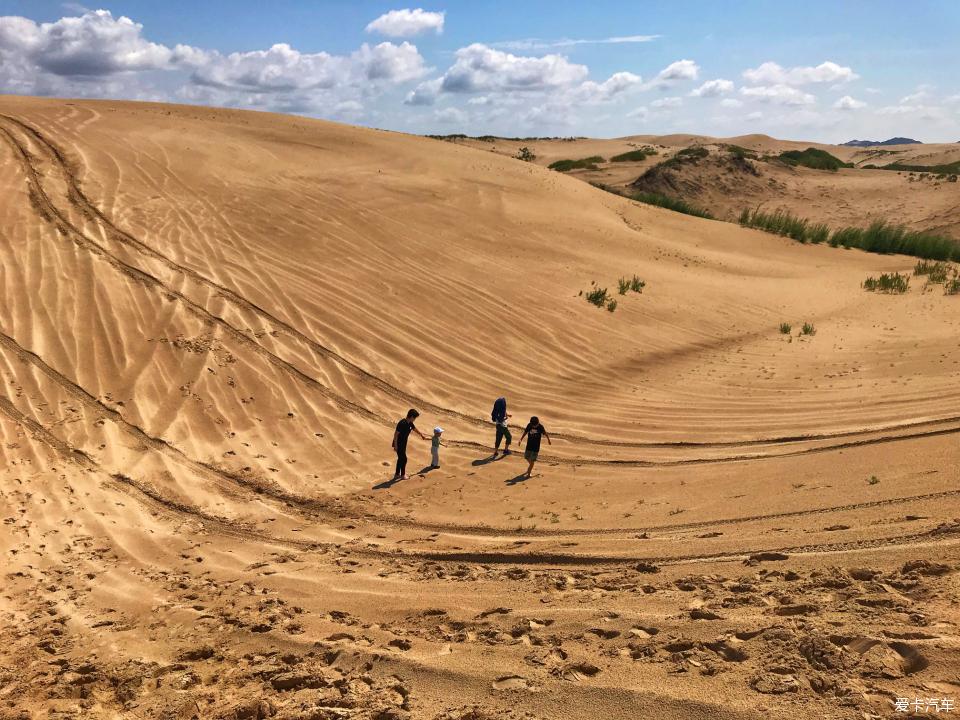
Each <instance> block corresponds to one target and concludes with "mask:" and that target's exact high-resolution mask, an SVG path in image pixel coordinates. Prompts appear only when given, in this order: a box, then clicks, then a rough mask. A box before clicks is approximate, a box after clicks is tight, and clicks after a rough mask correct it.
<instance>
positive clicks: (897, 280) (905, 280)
mask: <svg viewBox="0 0 960 720" xmlns="http://www.w3.org/2000/svg"><path fill="white" fill-rule="evenodd" d="M861 287H862V288H863V289H864V290H866V291H867V292H880V293H887V294H888V295H903V293H905V292H906V291H907V290H909V289H910V276H909V275H901V274H900V273H883V274H882V275H881V276H880V277H868V278H867V279H866V280H864V281H863V282H862V283H861Z"/></svg>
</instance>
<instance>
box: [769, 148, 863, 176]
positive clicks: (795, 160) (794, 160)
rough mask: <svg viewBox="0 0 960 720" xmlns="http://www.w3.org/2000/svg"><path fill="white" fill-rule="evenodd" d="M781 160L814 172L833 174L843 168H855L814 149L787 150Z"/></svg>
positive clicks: (781, 155) (782, 154)
mask: <svg viewBox="0 0 960 720" xmlns="http://www.w3.org/2000/svg"><path fill="white" fill-rule="evenodd" d="M779 159H780V160H781V161H783V162H785V163H787V164H788V165H803V166H804V167H808V168H812V169H814V170H829V171H831V172H836V171H837V170H838V169H839V168H843V167H853V164H852V163H845V162H843V161H842V160H841V159H840V158H837V157H834V156H833V155H831V154H830V153H828V152H826V151H825V150H818V149H817V148H812V147H810V148H807V149H806V150H787V151H786V152H782V153H780V157H779Z"/></svg>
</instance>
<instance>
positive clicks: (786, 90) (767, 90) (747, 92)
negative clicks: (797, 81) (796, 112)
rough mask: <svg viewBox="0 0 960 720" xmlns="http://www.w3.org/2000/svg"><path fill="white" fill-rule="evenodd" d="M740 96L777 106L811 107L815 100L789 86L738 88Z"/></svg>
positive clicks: (811, 96)
mask: <svg viewBox="0 0 960 720" xmlns="http://www.w3.org/2000/svg"><path fill="white" fill-rule="evenodd" d="M740 94H741V95H744V96H746V97H750V98H756V99H758V100H762V101H764V102H771V103H776V104H778V105H813V104H814V103H815V102H816V101H817V99H816V98H815V97H814V96H813V95H811V94H810V93H805V92H803V91H802V90H798V89H797V88H795V87H790V86H789V85H765V86H760V87H745V88H740Z"/></svg>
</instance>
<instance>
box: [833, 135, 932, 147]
mask: <svg viewBox="0 0 960 720" xmlns="http://www.w3.org/2000/svg"><path fill="white" fill-rule="evenodd" d="M843 145H849V146H851V147H875V146H877V145H923V143H922V142H920V141H919V140H912V139H911V138H905V137H894V138H890V139H889V140H850V141H849V142H845V143H843Z"/></svg>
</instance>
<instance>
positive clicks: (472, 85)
mask: <svg viewBox="0 0 960 720" xmlns="http://www.w3.org/2000/svg"><path fill="white" fill-rule="evenodd" d="M454 57H455V58H456V60H455V61H454V64H453V65H451V66H450V68H449V69H448V70H447V71H446V73H444V75H443V79H442V83H441V89H442V90H443V92H451V93H474V92H486V91H491V90H500V91H505V90H513V91H532V90H548V89H553V88H560V87H569V86H571V85H574V84H576V83H579V82H581V81H582V80H584V79H585V78H586V76H587V73H588V70H587V67H586V66H585V65H577V64H575V63H571V62H570V61H569V60H567V59H566V58H565V57H563V56H562V55H553V54H551V55H543V56H541V57H526V56H518V55H513V54H511V53H507V52H503V51H502V50H496V49H494V48H491V47H488V46H487V45H483V44H481V43H474V44H473V45H469V46H467V47H465V48H460V49H459V50H457V52H456V53H455V55H454Z"/></svg>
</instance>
